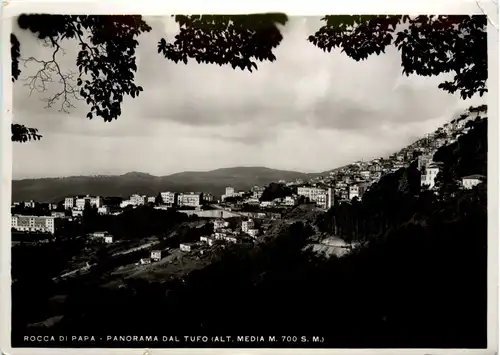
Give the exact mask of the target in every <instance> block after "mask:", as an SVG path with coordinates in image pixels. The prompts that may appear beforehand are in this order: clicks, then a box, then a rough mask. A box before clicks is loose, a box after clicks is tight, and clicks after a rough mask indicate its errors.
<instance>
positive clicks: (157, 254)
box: [151, 250, 161, 261]
mask: <svg viewBox="0 0 500 355" xmlns="http://www.w3.org/2000/svg"><path fill="white" fill-rule="evenodd" d="M151 260H154V261H159V260H161V250H152V251H151Z"/></svg>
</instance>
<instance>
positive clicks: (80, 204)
mask: <svg viewBox="0 0 500 355" xmlns="http://www.w3.org/2000/svg"><path fill="white" fill-rule="evenodd" d="M66 202H67V203H68V206H70V205H71V201H70V200H69V199H68V198H66V199H65V200H64V207H65V208H76V209H78V210H83V209H85V206H86V204H87V203H88V204H89V205H90V207H96V208H99V207H101V205H102V199H101V197H100V196H89V195H87V196H85V197H77V198H75V199H74V204H73V207H66Z"/></svg>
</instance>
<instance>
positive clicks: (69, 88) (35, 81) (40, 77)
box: [21, 37, 82, 113]
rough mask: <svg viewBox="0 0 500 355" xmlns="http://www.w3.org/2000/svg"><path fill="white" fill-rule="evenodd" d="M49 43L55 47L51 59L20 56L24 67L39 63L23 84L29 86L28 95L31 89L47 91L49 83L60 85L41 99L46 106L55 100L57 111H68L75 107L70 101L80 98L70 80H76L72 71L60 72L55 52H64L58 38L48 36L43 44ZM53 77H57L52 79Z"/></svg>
mask: <svg viewBox="0 0 500 355" xmlns="http://www.w3.org/2000/svg"><path fill="white" fill-rule="evenodd" d="M49 44H50V46H52V47H54V48H55V50H54V52H53V53H52V58H51V60H40V59H37V58H34V57H29V58H26V59H23V58H21V60H22V61H23V64H24V66H25V67H26V66H27V64H29V63H37V64H40V65H41V67H40V68H39V69H38V71H37V72H36V73H35V74H34V75H30V76H28V77H26V78H25V79H24V81H25V82H26V83H25V84H24V85H25V86H28V87H29V89H30V93H29V95H30V96H31V94H32V93H33V91H37V92H39V93H44V92H47V91H48V90H49V84H50V83H57V84H59V85H62V88H61V89H60V90H59V91H58V92H56V93H55V94H54V95H51V96H49V97H46V98H43V99H42V101H44V102H46V104H47V105H46V108H50V107H53V106H54V105H55V104H56V103H57V102H60V103H61V107H60V109H59V110H58V111H59V112H65V113H69V109H70V108H72V107H75V106H74V105H73V103H72V101H73V100H81V99H82V98H81V97H80V95H79V92H78V89H77V88H76V85H74V84H72V82H75V81H76V73H75V72H73V71H68V72H66V73H63V72H62V70H61V67H60V66H59V63H58V62H57V54H58V52H62V53H64V51H63V50H62V48H61V46H60V45H59V43H58V40H56V39H55V38H54V37H49V38H48V40H47V42H46V43H45V45H49ZM54 77H56V78H57V79H56V80H54Z"/></svg>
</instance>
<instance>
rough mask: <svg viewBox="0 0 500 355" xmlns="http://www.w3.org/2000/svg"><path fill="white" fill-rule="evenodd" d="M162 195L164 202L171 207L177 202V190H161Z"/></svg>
mask: <svg viewBox="0 0 500 355" xmlns="http://www.w3.org/2000/svg"><path fill="white" fill-rule="evenodd" d="M160 196H161V199H162V202H163V203H164V204H165V205H167V206H169V207H172V206H173V205H175V204H176V203H177V193H175V192H170V191H166V192H160Z"/></svg>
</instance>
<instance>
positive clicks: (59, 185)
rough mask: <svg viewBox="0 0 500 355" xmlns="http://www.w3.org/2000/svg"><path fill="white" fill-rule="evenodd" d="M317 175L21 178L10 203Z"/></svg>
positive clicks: (212, 188) (212, 189) (258, 170)
mask: <svg viewBox="0 0 500 355" xmlns="http://www.w3.org/2000/svg"><path fill="white" fill-rule="evenodd" d="M318 175H320V174H307V173H301V172H296V171H285V170H275V169H270V168H264V167H235V168H224V169H217V170H212V171H206V172H195V171H186V172H182V173H176V174H172V175H167V176H154V175H150V174H145V173H140V172H130V173H127V174H123V175H118V176H106V175H101V176H70V177H63V178H41V179H23V180H14V181H13V182H12V200H13V201H29V200H35V201H38V202H59V201H61V200H62V199H64V197H67V196H74V195H87V194H89V195H97V196H118V197H129V196H130V195H132V194H134V193H139V194H145V195H148V196H156V195H157V194H158V192H160V191H174V192H183V191H200V192H207V193H211V194H213V195H214V196H216V197H217V196H220V195H222V194H224V190H225V188H226V187H227V186H232V187H234V188H235V189H238V190H246V189H249V188H251V187H252V186H255V185H268V184H269V183H271V182H273V181H278V180H287V181H290V180H296V179H310V178H313V177H315V176H318Z"/></svg>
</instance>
